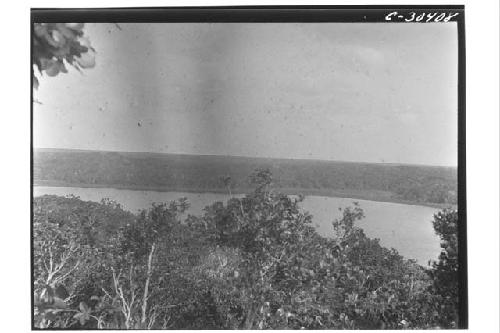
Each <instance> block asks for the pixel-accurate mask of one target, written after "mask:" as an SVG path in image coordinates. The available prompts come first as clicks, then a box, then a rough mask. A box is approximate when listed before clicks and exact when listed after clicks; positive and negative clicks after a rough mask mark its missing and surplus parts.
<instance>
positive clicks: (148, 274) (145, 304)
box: [141, 243, 155, 324]
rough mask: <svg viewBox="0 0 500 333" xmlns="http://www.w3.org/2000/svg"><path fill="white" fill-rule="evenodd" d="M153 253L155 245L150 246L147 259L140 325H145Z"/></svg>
mask: <svg viewBox="0 0 500 333" xmlns="http://www.w3.org/2000/svg"><path fill="white" fill-rule="evenodd" d="M154 251H155V243H153V245H151V251H150V252H149V258H148V273H147V277H146V283H145V285H144V295H143V297H142V318H141V324H145V323H146V310H147V308H148V289H149V280H150V278H151V271H152V268H151V262H152V261H153V253H154Z"/></svg>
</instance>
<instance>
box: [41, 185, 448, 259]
mask: <svg viewBox="0 0 500 333" xmlns="http://www.w3.org/2000/svg"><path fill="white" fill-rule="evenodd" d="M44 194H55V195H61V196H66V195H70V194H72V195H75V196H78V197H80V198H81V199H82V200H89V201H100V200H101V199H102V198H109V199H111V200H114V201H116V202H118V203H120V204H121V205H122V207H123V208H124V209H126V210H129V211H131V212H134V213H135V212H137V211H138V210H140V209H143V208H148V207H149V206H150V205H151V203H153V202H168V201H172V200H176V199H179V198H181V197H186V198H187V199H188V201H189V203H190V205H191V206H190V208H189V210H188V213H190V214H193V215H200V214H201V213H202V211H203V208H204V207H205V206H207V205H209V204H211V203H213V202H215V201H226V200H227V199H228V195H225V194H220V193H183V192H156V191H136V190H122V189H112V188H80V187H46V186H36V187H35V188H34V195H35V196H39V195H44ZM354 201H356V202H358V203H359V205H360V207H361V208H362V209H363V210H364V213H365V216H366V217H365V218H364V219H363V220H361V221H359V222H358V224H357V225H358V226H360V227H361V228H363V230H364V231H365V233H366V234H367V235H368V236H369V237H371V238H379V239H380V243H381V244H382V245H383V246H385V247H389V248H391V247H393V248H395V249H396V250H398V252H399V253H400V254H401V255H403V256H404V257H406V258H411V259H416V260H417V261H418V262H419V263H420V264H421V265H427V262H428V260H429V259H437V257H438V255H439V252H440V246H439V237H438V236H437V235H436V234H435V233H434V229H433V227H432V222H431V221H432V219H433V214H434V213H436V212H437V211H438V209H437V208H431V207H424V206H415V205H403V204H396V203H388V202H377V201H367V200H358V199H348V198H331V197H320V196H307V197H306V199H305V200H304V202H303V203H302V207H303V209H304V210H307V211H309V212H310V213H311V214H312V215H313V223H314V224H315V226H316V228H317V230H318V232H319V233H320V234H322V235H324V236H328V235H330V234H331V230H332V226H331V222H332V221H333V220H334V219H336V218H339V217H341V216H342V212H341V211H339V208H344V207H348V206H352V203H353V202H354Z"/></svg>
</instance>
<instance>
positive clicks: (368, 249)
mask: <svg viewBox="0 0 500 333" xmlns="http://www.w3.org/2000/svg"><path fill="white" fill-rule="evenodd" d="M250 182H251V184H252V185H253V190H252V191H251V192H250V193H248V194H247V195H246V196H244V197H242V198H236V197H233V198H231V199H229V200H228V201H227V202H225V203H223V202H215V203H213V204H212V205H210V206H208V207H206V209H205V211H204V214H203V215H202V216H192V215H187V213H186V210H187V208H188V207H189V203H188V202H187V201H186V200H185V199H180V200H177V201H174V202H170V203H162V204H154V205H152V207H150V208H149V209H147V210H143V211H141V212H139V213H138V214H136V215H133V214H130V213H128V212H125V211H124V210H123V209H122V208H121V207H120V206H119V205H118V204H116V203H114V202H111V201H109V200H103V201H102V202H101V203H92V202H84V201H82V200H80V199H79V198H75V197H66V198H63V197H57V196H42V197H37V198H35V199H34V207H33V212H34V216H33V229H34V239H33V250H34V262H33V264H34V271H33V274H34V281H35V285H34V293H35V294H34V309H33V310H34V327H37V328H68V329H80V328H98V329H106V328H114V329H138V328H141V329H301V328H306V329H378V328H386V329H401V328H436V327H441V328H452V327H456V325H457V302H458V299H457V280H458V277H457V274H458V273H457V231H456V228H457V214H456V211H451V210H444V211H441V212H440V213H438V214H436V216H435V218H434V227H435V229H436V232H437V233H438V235H439V236H440V237H441V239H442V248H443V252H442V254H441V255H440V257H439V258H438V260H437V261H436V262H435V263H434V264H433V266H432V267H430V268H424V267H422V266H419V265H418V264H416V262H414V261H411V260H406V259H405V258H403V257H402V256H400V255H399V254H398V253H397V251H396V250H394V249H387V248H384V247H382V246H381V245H380V244H379V241H378V240H377V239H370V238H368V237H367V236H366V235H365V234H364V232H363V230H362V229H360V228H359V227H357V226H356V222H357V221H358V220H360V219H362V218H363V217H364V213H363V210H362V208H361V207H359V205H357V204H354V205H353V206H352V207H348V208H345V209H344V210H343V215H342V218H340V219H338V220H335V221H333V222H332V233H331V237H328V238H326V237H322V236H320V235H318V234H317V233H316V231H315V229H314V227H313V225H312V221H313V217H312V216H311V215H310V214H308V213H307V212H304V211H303V210H302V209H301V208H300V203H301V201H302V200H303V197H302V196H299V197H297V198H292V197H290V196H287V195H285V194H282V193H280V192H278V191H276V190H275V188H274V186H273V179H272V175H271V173H270V172H269V170H263V169H259V170H256V171H255V172H254V173H253V174H252V176H251V177H250ZM224 185H225V186H226V187H227V188H228V189H230V188H231V179H230V178H226V179H225V181H224ZM186 215H187V216H186Z"/></svg>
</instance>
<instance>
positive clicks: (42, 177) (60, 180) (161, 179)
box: [33, 149, 457, 206]
mask: <svg viewBox="0 0 500 333" xmlns="http://www.w3.org/2000/svg"><path fill="white" fill-rule="evenodd" d="M255 169H269V170H270V171H271V172H272V174H273V175H274V178H275V186H276V188H279V189H280V191H282V192H283V193H288V194H292V193H293V194H296V193H302V194H305V195H323V196H337V197H351V198H358V199H366V200H376V201H391V202H402V203H411V204H427V205H435V206H443V205H447V206H449V205H455V204H456V202H457V169H456V168H454V167H437V166H420V165H401V164H382V163H355V162H337V161H318V160H292V159H269V158H249V157H234V156H209V155H175V154H154V153H126V152H99V151H85V150H55V149H37V150H35V152H34V165H33V176H34V183H35V185H46V186H51V185H52V186H80V187H85V186H88V187H115V188H126V189H142V190H158V191H189V192H226V190H227V185H226V184H225V183H224V181H223V179H224V178H225V177H230V178H231V186H232V189H231V190H232V192H233V193H246V192H248V190H249V189H250V186H249V183H248V180H247V177H248V175H249V174H251V173H252V171H253V170H255Z"/></svg>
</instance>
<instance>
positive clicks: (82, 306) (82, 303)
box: [79, 302, 90, 313]
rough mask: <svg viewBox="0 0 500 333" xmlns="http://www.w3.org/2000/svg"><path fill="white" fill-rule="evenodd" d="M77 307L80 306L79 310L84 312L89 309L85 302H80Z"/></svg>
mask: <svg viewBox="0 0 500 333" xmlns="http://www.w3.org/2000/svg"><path fill="white" fill-rule="evenodd" d="M79 308H80V311H82V312H85V313H87V312H89V311H90V309H89V307H88V306H87V304H86V303H85V302H80V306H79Z"/></svg>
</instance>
